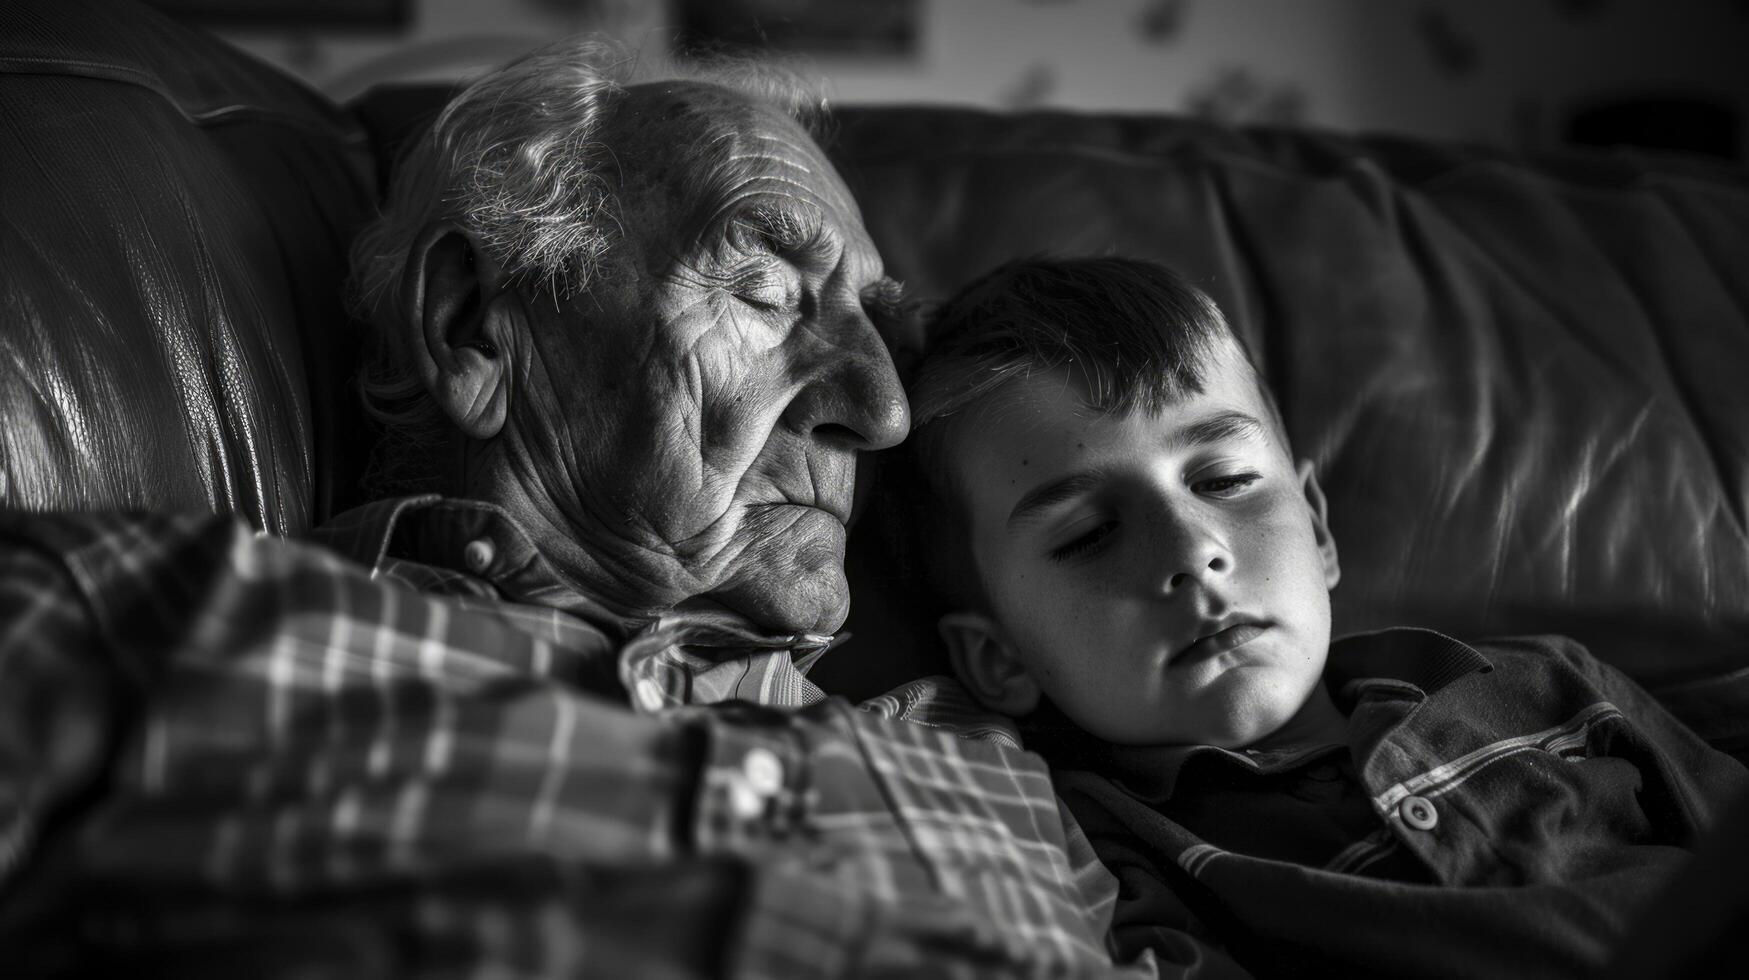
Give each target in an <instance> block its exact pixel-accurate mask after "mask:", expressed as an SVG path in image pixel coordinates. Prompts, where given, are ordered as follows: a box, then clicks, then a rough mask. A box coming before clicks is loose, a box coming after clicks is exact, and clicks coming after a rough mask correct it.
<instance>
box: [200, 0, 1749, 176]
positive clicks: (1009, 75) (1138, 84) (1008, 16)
mask: <svg viewBox="0 0 1749 980" xmlns="http://www.w3.org/2000/svg"><path fill="white" fill-rule="evenodd" d="M919 2H920V4H921V6H922V18H923V25H922V31H921V42H920V47H919V50H918V51H917V52H916V55H915V57H913V58H909V59H900V60H886V61H879V60H876V61H869V60H845V59H837V60H832V59H828V60H820V61H816V62H815V66H816V67H817V69H818V70H819V71H820V73H821V74H823V75H824V76H825V77H826V78H827V80H828V81H827V83H828V90H829V92H830V93H831V94H832V95H833V96H834V98H835V101H837V102H840V103H860V102H929V103H960V104H972V105H982V106H1017V105H1044V106H1058V107H1066V108H1087V109H1123V110H1143V111H1148V110H1168V111H1196V112H1199V113H1201V114H1204V115H1215V116H1218V117H1221V118H1229V119H1236V120H1243V121H1253V120H1254V121H1280V122H1305V123H1310V124H1314V125H1321V126H1331V127H1337V128H1341V129H1365V130H1385V131H1394V132H1401V133H1409V134H1417V135H1427V136H1438V137H1449V138H1458V139H1466V140H1480V141H1485V142H1493V143H1498V144H1503V145H1510V146H1517V147H1520V148H1539V147H1542V146H1546V145H1549V144H1552V143H1553V142H1555V141H1556V140H1557V139H1558V136H1559V131H1560V127H1561V121H1562V120H1563V119H1564V118H1565V116H1566V115H1567V113H1569V112H1570V111H1571V110H1572V109H1573V108H1575V107H1576V106H1578V105H1580V104H1582V103H1585V102H1586V101H1588V100H1592V99H1598V98H1606V97H1614V96H1618V95H1623V94H1633V93H1641V94H1650V93H1655V92H1663V93H1667V94H1677V95H1689V96H1693V95H1702V96H1708V97H1712V98H1716V99H1719V100H1722V101H1724V102H1727V103H1729V104H1731V105H1734V106H1735V107H1736V108H1737V111H1738V113H1739V117H1740V118H1742V119H1749V68H1746V67H1745V62H1749V58H1746V57H1745V53H1746V52H1749V2H1745V0H919ZM1161 7H1164V8H1166V10H1167V12H1168V14H1169V15H1175V16H1168V18H1167V19H1168V20H1169V21H1175V22H1176V23H1177V25H1178V29H1177V31H1176V32H1175V33H1172V34H1171V35H1169V36H1167V37H1165V38H1160V39H1150V38H1149V37H1147V36H1146V35H1145V34H1144V33H1143V32H1142V31H1141V30H1140V29H1139V25H1140V24H1141V22H1142V20H1143V18H1144V17H1146V16H1147V15H1148V14H1149V13H1150V12H1151V11H1156V10H1158V9H1159V8H1161ZM1430 16H1432V17H1439V18H1443V21H1444V23H1445V25H1447V27H1448V30H1447V31H1446V32H1445V33H1446V34H1447V36H1450V37H1453V38H1456V44H1455V47H1456V48H1457V49H1459V50H1460V51H1462V50H1467V51H1469V52H1470V53H1471V54H1472V55H1473V60H1472V61H1471V63H1470V65H1471V66H1470V68H1469V69H1468V70H1467V71H1452V70H1447V69H1443V68H1442V67H1441V62H1440V59H1439V58H1438V57H1436V56H1435V54H1434V53H1433V51H1434V49H1433V48H1432V47H1431V46H1430V45H1429V44H1428V42H1427V41H1426V39H1425V32H1424V30H1423V28H1422V23H1423V20H1424V19H1425V18H1427V17H1430ZM668 23H669V18H668V15H667V13H666V11H665V9H664V7H663V5H662V4H660V3H640V2H638V0H579V2H576V3H575V4H573V5H571V6H570V7H569V8H568V9H567V6H566V5H565V4H564V3H562V2H558V0H416V15H415V22H414V24H413V25H412V27H411V28H410V30H408V31H407V32H406V33H405V34H404V35H402V36H397V37H383V36H357V35H354V36H346V35H339V34H329V35H304V36H301V37H289V38H288V37H264V36H261V35H250V34H244V33H238V32H230V34H229V35H228V36H230V37H231V38H232V39H233V40H236V41H238V42H239V43H240V44H242V45H243V46H245V47H247V48H248V49H250V50H252V51H254V52H255V53H257V54H259V55H261V56H263V57H265V58H267V59H268V60H270V61H274V62H276V63H279V64H281V65H285V66H287V67H290V68H292V69H293V70H294V71H296V72H298V73H300V74H302V75H303V76H304V77H306V78H308V79H310V80H311V81H313V82H314V83H316V84H317V85H318V86H320V87H323V88H325V89H327V90H328V91H329V92H330V93H331V94H334V95H336V96H337V97H340V98H346V97H349V96H351V95H354V94H356V93H357V92H358V91H359V90H360V88H361V86H362V85H363V84H365V83H366V82H368V81H370V80H375V79H378V78H381V77H386V76H390V75H400V76H411V77H433V76H435V75H452V74H454V73H456V72H458V71H464V70H466V69H469V68H472V67H478V66H484V65H489V64H491V63H494V62H496V61H499V60H502V58H504V57H507V56H508V55H510V54H512V53H514V52H516V51H518V50H521V49H524V48H526V47H529V46H532V45H533V44H536V43H539V42H540V41H542V40H544V39H549V38H553V37H558V36H562V35H563V34H566V33H570V32H573V31H577V30H587V29H605V30H608V31H610V32H613V33H616V34H619V35H620V36H622V37H625V38H627V39H628V40H629V41H630V42H631V43H633V44H634V45H641V46H643V47H644V48H645V49H646V50H647V52H648V56H650V57H653V58H660V57H662V56H663V54H664V53H665V50H666V40H665V38H666V31H665V29H664V28H665V26H666V25H667V24H668ZM410 47H411V50H412V54H409V53H408V52H409V49H410ZM373 62H374V64H373Z"/></svg>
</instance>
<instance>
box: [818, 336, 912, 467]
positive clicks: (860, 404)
mask: <svg viewBox="0 0 1749 980" xmlns="http://www.w3.org/2000/svg"><path fill="white" fill-rule="evenodd" d="M860 334H861V336H860V337H859V339H858V342H857V343H855V344H853V345H848V346H844V347H839V348H836V349H834V350H833V352H832V354H831V356H830V357H828V358H827V359H826V361H825V362H824V363H823V364H822V365H820V371H819V373H818V375H817V376H816V377H815V379H814V380H813V381H812V382H810V383H809V384H808V386H807V387H806V388H804V389H802V392H801V394H799V395H797V396H796V400H795V401H794V402H792V403H791V404H790V407H789V411H788V413H787V414H788V415H789V417H790V420H791V422H792V424H794V425H796V426H797V427H798V428H800V429H802V430H803V431H804V432H807V433H809V434H810V435H814V436H818V437H823V438H826V439H829V440H832V441H836V442H840V443H841V444H843V445H845V446H847V447H849V448H851V449H888V448H890V447H892V446H896V445H898V444H899V443H900V442H902V441H904V439H905V435H906V433H908V432H910V431H911V406H910V404H909V403H908V402H906V400H905V388H904V386H903V385H901V384H900V383H899V375H898V372H897V371H895V370H894V369H893V359H892V357H890V356H889V355H888V354H887V349H886V347H885V345H883V344H882V343H881V341H880V339H879V337H878V336H877V335H876V334H875V332H874V328H873V326H872V325H869V326H867V328H866V329H865V330H863V331H860Z"/></svg>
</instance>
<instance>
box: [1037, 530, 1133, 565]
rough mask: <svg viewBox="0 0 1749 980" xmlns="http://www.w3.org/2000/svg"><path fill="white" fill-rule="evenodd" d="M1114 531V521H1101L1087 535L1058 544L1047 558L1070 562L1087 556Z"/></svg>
mask: <svg viewBox="0 0 1749 980" xmlns="http://www.w3.org/2000/svg"><path fill="white" fill-rule="evenodd" d="M1116 530H1117V522H1116V521H1102V522H1100V523H1099V524H1097V525H1095V526H1094V527H1093V528H1092V529H1090V530H1089V531H1088V532H1087V533H1085V534H1082V535H1080V536H1079V537H1076V538H1075V539H1073V540H1071V541H1069V542H1067V543H1066V544H1060V545H1058V546H1057V547H1055V548H1052V549H1051V550H1050V554H1049V557H1050V559H1051V561H1070V560H1072V559H1075V558H1079V557H1081V556H1082V555H1086V554H1089V553H1091V552H1092V551H1093V550H1094V549H1096V548H1098V547H1099V546H1101V545H1103V544H1105V542H1106V539H1107V538H1110V537H1111V535H1112V533H1113V532H1115V531H1116Z"/></svg>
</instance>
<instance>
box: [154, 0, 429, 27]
mask: <svg viewBox="0 0 1749 980" xmlns="http://www.w3.org/2000/svg"><path fill="white" fill-rule="evenodd" d="M146 2H147V3H149V4H151V5H152V6H154V7H157V8H158V9H159V10H162V11H164V12H165V13H167V14H169V15H170V16H172V17H175V18H176V19H177V20H181V21H186V22H188V23H191V24H201V25H204V26H213V27H404V26H406V24H407V23H408V21H409V19H410V15H411V7H412V5H413V0H146Z"/></svg>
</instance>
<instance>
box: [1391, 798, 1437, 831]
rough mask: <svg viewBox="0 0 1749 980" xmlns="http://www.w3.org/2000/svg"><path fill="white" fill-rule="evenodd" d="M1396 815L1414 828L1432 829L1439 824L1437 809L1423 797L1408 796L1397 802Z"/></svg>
mask: <svg viewBox="0 0 1749 980" xmlns="http://www.w3.org/2000/svg"><path fill="white" fill-rule="evenodd" d="M1397 816H1399V817H1402V818H1403V822H1404V823H1406V824H1408V825H1409V826H1411V827H1414V828H1415V829H1416V830H1432V829H1433V828H1434V827H1437V826H1439V811H1438V810H1436V809H1434V807H1433V803H1432V802H1431V801H1429V800H1427V799H1426V798H1425V797H1420V796H1410V797H1406V798H1404V800H1403V802H1401V803H1399V804H1397Z"/></svg>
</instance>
